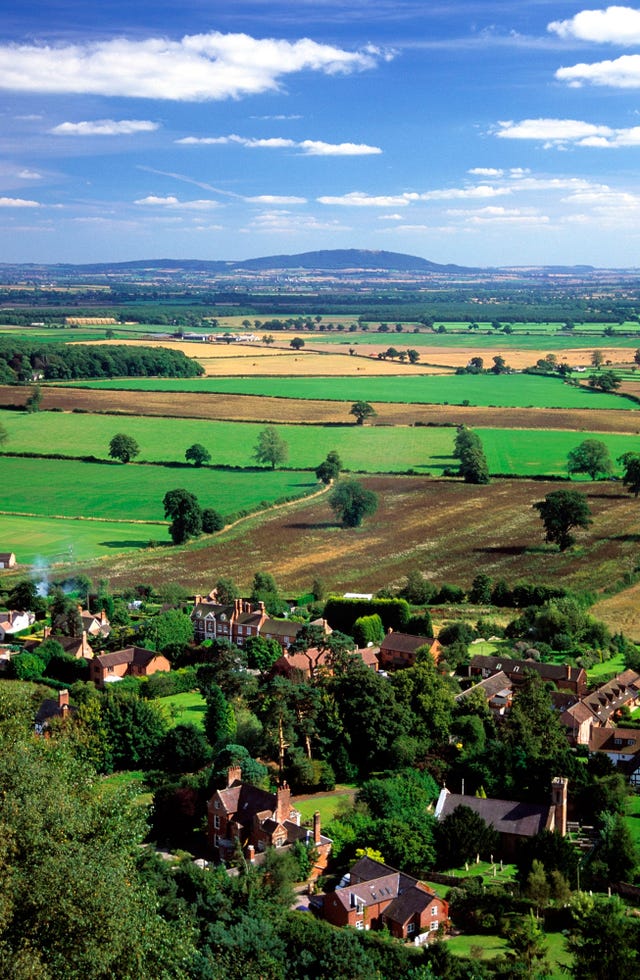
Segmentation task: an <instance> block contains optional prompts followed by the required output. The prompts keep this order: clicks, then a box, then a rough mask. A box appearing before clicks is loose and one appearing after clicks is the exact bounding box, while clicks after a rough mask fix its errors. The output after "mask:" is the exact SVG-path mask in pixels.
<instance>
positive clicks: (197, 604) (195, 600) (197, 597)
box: [193, 595, 202, 606]
mask: <svg viewBox="0 0 640 980" xmlns="http://www.w3.org/2000/svg"><path fill="white" fill-rule="evenodd" d="M193 601H194V603H195V604H196V606H199V605H200V603H201V602H202V596H201V595H197V596H196V597H195V599H194V600H193Z"/></svg>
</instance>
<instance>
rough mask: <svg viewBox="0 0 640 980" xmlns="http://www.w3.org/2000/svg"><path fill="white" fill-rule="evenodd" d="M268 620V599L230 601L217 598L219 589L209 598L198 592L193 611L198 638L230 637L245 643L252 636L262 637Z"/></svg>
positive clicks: (238, 643)
mask: <svg viewBox="0 0 640 980" xmlns="http://www.w3.org/2000/svg"><path fill="white" fill-rule="evenodd" d="M266 619H267V613H266V611H265V608H264V602H252V601H251V600H250V599H235V600H234V601H233V602H230V603H220V602H217V601H216V598H215V592H214V593H212V595H211V596H210V597H209V598H207V599H203V597H202V596H200V595H197V596H196V599H195V605H194V607H193V609H192V611H191V622H192V623H193V631H194V639H195V641H196V643H202V642H203V640H229V642H230V643H235V644H236V646H239V647H241V646H243V645H244V644H245V643H246V641H247V639H248V638H249V637H250V636H259V635H260V632H261V629H262V626H263V624H264V623H265V621H266Z"/></svg>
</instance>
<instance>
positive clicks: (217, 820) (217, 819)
mask: <svg viewBox="0 0 640 980" xmlns="http://www.w3.org/2000/svg"><path fill="white" fill-rule="evenodd" d="M213 826H214V827H215V828H216V830H220V817H219V816H218V815H217V814H216V815H215V817H214V818H213Z"/></svg>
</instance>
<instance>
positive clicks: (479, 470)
mask: <svg viewBox="0 0 640 980" xmlns="http://www.w3.org/2000/svg"><path fill="white" fill-rule="evenodd" d="M453 452H454V455H455V456H457V457H458V459H459V460H460V469H459V470H458V472H459V474H460V476H461V477H463V478H464V482H465V483H476V484H482V483H489V467H488V466H487V460H486V457H485V455H484V449H483V448H482V443H481V442H480V437H479V436H478V434H477V433H476V432H474V431H473V429H468V428H467V427H466V425H461V426H459V427H458V431H457V432H456V438H455V441H454V446H453Z"/></svg>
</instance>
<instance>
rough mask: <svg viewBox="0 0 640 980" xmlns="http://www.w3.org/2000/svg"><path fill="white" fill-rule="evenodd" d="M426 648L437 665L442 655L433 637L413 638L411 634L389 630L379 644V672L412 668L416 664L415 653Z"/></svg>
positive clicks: (439, 646) (440, 648)
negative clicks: (421, 648)
mask: <svg viewBox="0 0 640 980" xmlns="http://www.w3.org/2000/svg"><path fill="white" fill-rule="evenodd" d="M424 646H427V647H428V648H429V653H430V654H431V656H432V657H433V660H434V663H436V664H437V663H438V661H439V660H440V656H441V654H442V647H441V645H440V643H438V641H437V640H436V639H434V637H433V636H413V635H412V634H411V633H397V632H396V631H395V630H389V632H388V633H387V635H386V636H385V638H384V640H383V641H382V643H381V644H380V653H379V654H378V662H379V664H380V670H398V669H401V668H403V667H413V666H414V665H415V662H416V652H417V651H418V650H419V648H420V647H424Z"/></svg>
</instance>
